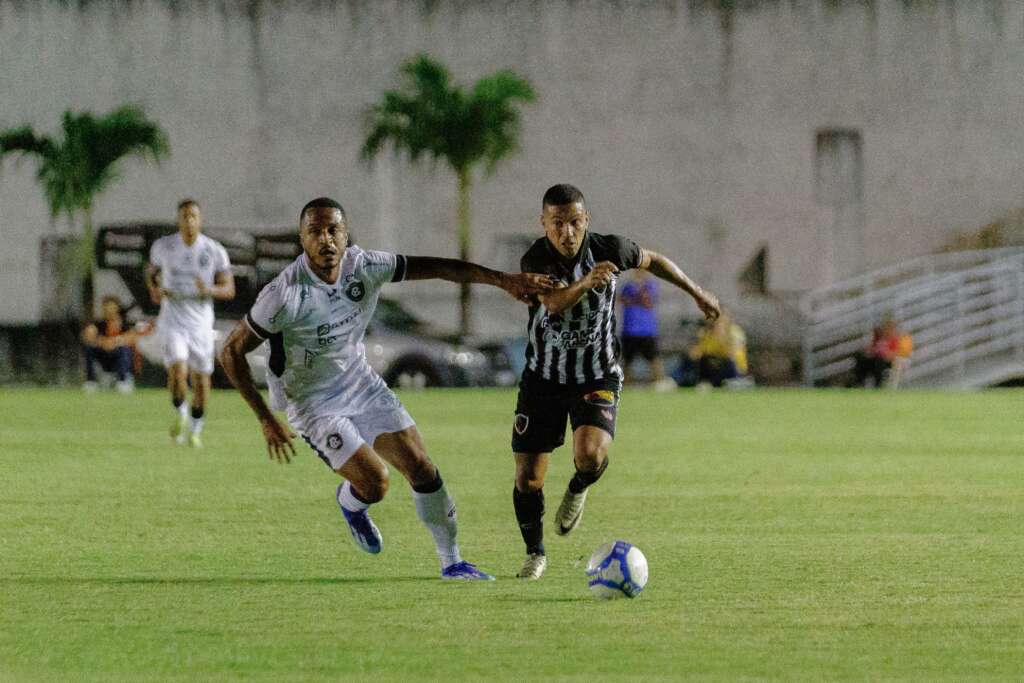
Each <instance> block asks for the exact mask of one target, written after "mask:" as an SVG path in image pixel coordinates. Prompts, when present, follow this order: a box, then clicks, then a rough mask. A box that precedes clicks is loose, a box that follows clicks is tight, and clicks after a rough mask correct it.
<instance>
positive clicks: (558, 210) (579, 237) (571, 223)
mask: <svg viewBox="0 0 1024 683" xmlns="http://www.w3.org/2000/svg"><path fill="white" fill-rule="evenodd" d="M540 224H541V225H543V226H544V234H545V235H547V237H548V241H549V242H551V245H552V246H553V247H554V248H555V249H557V250H558V253H559V254H561V255H562V256H564V257H566V258H572V257H573V256H575V255H576V252H578V251H579V250H580V246H581V245H582V244H583V237H584V236H585V235H586V234H587V227H588V226H589V225H590V214H588V213H587V209H586V207H584V206H583V202H574V203H572V204H562V205H560V206H551V205H548V204H545V205H544V210H543V212H542V213H541V215H540Z"/></svg>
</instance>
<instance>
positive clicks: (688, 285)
mask: <svg viewBox="0 0 1024 683" xmlns="http://www.w3.org/2000/svg"><path fill="white" fill-rule="evenodd" d="M638 267H639V268H643V269H644V270H647V271H650V272H651V274H652V275H655V276H657V277H659V278H661V279H662V280H665V281H666V282H671V283H672V284H674V285H675V286H676V287H678V288H679V289H681V290H683V291H684V292H686V293H687V294H689V295H690V296H692V297H693V300H694V301H695V302H697V307H698V308H700V310H701V313H703V314H704V317H705V318H707V319H708V320H714V319H715V318H717V317H718V315H719V314H720V313H721V312H722V311H721V308H720V307H719V305H718V297H716V296H715V295H714V294H712V293H711V292H708V291H705V290H704V289H702V288H701V287H699V286H697V284H696V283H695V282H694V281H693V280H691V279H690V278H689V276H687V274H686V273H684V272H683V271H682V269H680V268H679V266H677V265H676V264H675V263H674V262H673V261H672V260H671V259H670V258H668V257H667V256H663V255H662V254H659V253H658V252H656V251H650V250H649V249H643V250H641V254H640V265H639V266H638Z"/></svg>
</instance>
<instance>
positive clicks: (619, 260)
mask: <svg viewBox="0 0 1024 683" xmlns="http://www.w3.org/2000/svg"><path fill="white" fill-rule="evenodd" d="M607 246H608V257H609V258H608V260H609V261H611V262H612V263H614V264H615V267H616V268H618V269H619V270H629V269H631V268H636V267H638V266H639V265H640V259H641V258H642V256H643V251H642V250H641V249H640V245H639V244H637V243H636V242H634V241H633V240H631V239H629V238H628V237H623V236H622V235H608V245H607Z"/></svg>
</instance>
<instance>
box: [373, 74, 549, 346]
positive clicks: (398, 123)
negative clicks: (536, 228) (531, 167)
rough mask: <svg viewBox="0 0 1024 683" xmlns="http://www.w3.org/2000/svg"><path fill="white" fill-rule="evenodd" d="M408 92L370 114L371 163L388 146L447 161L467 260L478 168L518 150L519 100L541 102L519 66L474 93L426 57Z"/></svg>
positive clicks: (463, 296) (464, 321) (464, 290)
mask: <svg viewBox="0 0 1024 683" xmlns="http://www.w3.org/2000/svg"><path fill="white" fill-rule="evenodd" d="M401 73H402V74H403V75H404V76H405V82H404V84H403V87H402V89H400V90H391V91H388V92H385V93H384V96H383V98H382V99H381V100H380V102H378V103H377V104H375V105H374V106H373V107H372V108H371V109H370V111H369V115H368V117H367V118H368V128H369V133H368V135H367V137H366V142H365V143H364V144H363V149H362V157H363V159H365V160H367V161H369V160H372V159H373V158H374V157H375V156H377V154H378V153H379V152H380V151H381V150H382V149H383V148H384V147H385V146H386V145H387V144H388V143H391V145H392V146H393V148H394V151H395V153H396V154H401V153H402V152H403V151H404V152H406V153H408V155H409V158H410V160H411V161H414V162H415V161H417V160H418V159H420V158H421V157H423V156H427V157H429V158H431V159H433V160H435V161H436V160H437V159H443V160H444V161H446V162H447V163H448V165H449V166H450V167H451V169H452V170H453V171H454V172H455V177H456V179H457V181H458V185H459V218H458V230H459V234H458V238H459V258H461V259H462V260H468V259H469V253H470V215H469V195H470V190H471V189H472V186H473V171H474V169H475V168H476V167H477V166H479V165H481V164H482V165H483V166H484V169H485V171H486V172H487V173H490V172H492V171H493V170H494V168H495V166H497V164H498V162H499V161H501V160H502V159H503V158H505V157H507V156H509V155H510V154H512V153H513V152H515V151H516V150H517V148H518V144H517V139H518V137H519V127H520V126H519V109H518V107H517V104H518V103H519V102H532V101H533V100H534V99H535V95H534V92H533V88H532V87H531V86H530V84H529V83H528V82H527V81H526V80H524V79H522V78H520V77H519V76H517V75H516V74H515V73H513V72H512V71H508V70H503V71H498V72H497V73H494V74H492V75H490V76H487V77H486V78H482V79H481V80H479V81H477V82H476V83H475V84H474V85H473V86H472V88H470V89H468V90H466V89H463V88H462V87H460V86H458V85H456V84H453V83H452V79H451V74H450V73H449V72H448V69H446V68H445V66H444V65H443V64H440V63H438V62H436V61H434V60H432V59H431V58H430V57H428V56H426V55H419V56H417V57H415V58H414V59H412V60H410V61H408V62H406V63H405V64H403V65H402V67H401ZM459 314H460V320H459V323H460V331H461V334H462V336H463V337H465V336H467V335H468V334H469V332H470V288H469V285H468V284H466V283H463V284H462V286H461V290H460V296H459Z"/></svg>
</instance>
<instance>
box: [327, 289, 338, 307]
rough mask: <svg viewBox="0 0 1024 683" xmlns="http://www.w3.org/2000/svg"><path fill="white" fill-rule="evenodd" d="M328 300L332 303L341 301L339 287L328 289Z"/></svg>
mask: <svg viewBox="0 0 1024 683" xmlns="http://www.w3.org/2000/svg"><path fill="white" fill-rule="evenodd" d="M327 300H328V301H330V302H331V303H332V304H333V303H335V302H336V301H341V292H339V291H338V289H337V288H335V289H331V290H328V291H327Z"/></svg>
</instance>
